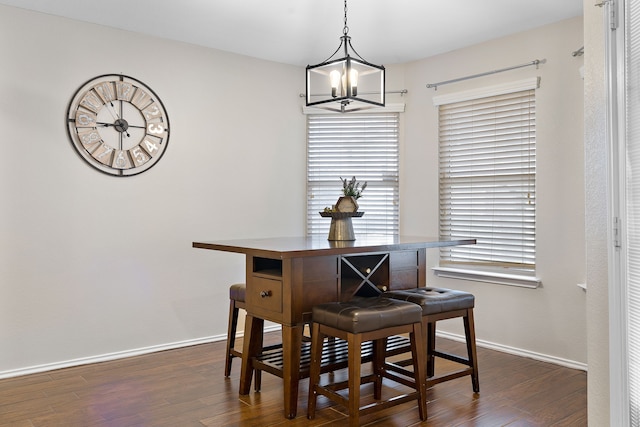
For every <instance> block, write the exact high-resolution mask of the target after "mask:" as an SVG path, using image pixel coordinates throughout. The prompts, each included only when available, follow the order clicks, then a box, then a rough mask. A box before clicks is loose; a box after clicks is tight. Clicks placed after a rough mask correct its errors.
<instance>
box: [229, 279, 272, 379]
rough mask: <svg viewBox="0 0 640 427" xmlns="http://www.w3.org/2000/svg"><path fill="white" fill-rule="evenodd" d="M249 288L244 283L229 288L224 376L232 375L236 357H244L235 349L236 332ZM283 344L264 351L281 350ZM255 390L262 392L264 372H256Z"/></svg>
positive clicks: (265, 348) (269, 347)
mask: <svg viewBox="0 0 640 427" xmlns="http://www.w3.org/2000/svg"><path fill="white" fill-rule="evenodd" d="M246 292H247V287H246V285H245V284H244V283H235V284H233V285H231V286H230V287H229V323H228V325H227V353H226V357H225V363H224V376H225V377H228V376H229V375H231V363H232V361H233V358H234V357H242V352H240V351H238V350H236V349H235V342H236V331H237V326H238V314H239V312H240V309H243V310H245V309H246V305H245V298H246ZM280 347H282V344H274V345H271V346H268V347H264V348H263V350H271V349H274V348H280ZM254 372H255V381H256V382H255V384H254V385H255V390H256V391H258V390H260V386H261V383H262V371H260V370H255V371H254Z"/></svg>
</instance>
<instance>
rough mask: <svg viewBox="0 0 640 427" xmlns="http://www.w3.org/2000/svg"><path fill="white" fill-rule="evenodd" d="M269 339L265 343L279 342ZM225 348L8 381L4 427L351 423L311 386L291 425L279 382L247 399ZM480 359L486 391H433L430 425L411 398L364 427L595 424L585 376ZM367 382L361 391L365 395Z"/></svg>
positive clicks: (449, 345)
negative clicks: (312, 395) (228, 370)
mask: <svg viewBox="0 0 640 427" xmlns="http://www.w3.org/2000/svg"><path fill="white" fill-rule="evenodd" d="M268 335H269V337H267V338H268V339H267V341H269V340H271V341H273V340H275V339H277V337H278V334H275V333H270V334H268ZM438 340H439V341H438V342H439V345H440V346H441V347H442V348H445V349H447V350H448V351H460V352H462V351H464V350H463V345H462V344H461V343H457V342H453V341H448V340H443V339H440V338H439V339H438ZM224 352H225V343H224V342H217V343H211V344H203V345H198V346H193V347H187V348H183V349H177V350H169V351H163V352H159V353H154V354H149V355H143V356H137V357H131V358H128V359H123V360H117V361H111V362H103V363H97V364H93V365H86V366H79V367H73V368H67V369H62V370H57V371H51V372H46V373H41V374H33V375H27V376H22V377H17V378H9V379H5V380H1V381H0V426H11V427H52V426H72V427H75V426H78V427H95V426H100V427H103V426H105V427H106V426H109V427H123V426H132V427H133V426H136V427H137V426H140V427H142V426H145V427H147V426H154V427H155V426H158V427H162V426H167V427H169V426H170V427H176V426H179V427H182V426H212V427H213V426H216V427H217V426H260V427H262V426H334V425H335V426H341V425H345V423H346V418H347V417H346V415H345V414H344V409H343V408H341V407H339V406H337V405H334V404H332V403H329V402H328V401H327V400H326V399H324V398H319V399H318V410H317V412H316V418H315V419H314V420H307V418H306V408H307V403H306V397H307V396H306V394H307V387H308V380H302V381H301V384H300V396H299V399H298V416H297V417H296V418H295V419H293V420H287V419H285V418H284V415H283V407H282V381H281V380H280V378H277V377H275V376H273V375H270V374H267V373H264V374H263V378H262V391H261V392H257V393H256V392H254V391H252V392H251V393H250V394H249V395H247V396H239V395H238V382H239V376H240V363H239V360H238V359H235V360H234V365H233V370H232V374H231V377H230V378H225V377H224ZM478 359H479V367H480V393H479V394H474V393H473V391H472V389H471V380H470V378H469V377H464V378H459V379H456V380H454V381H449V382H447V383H443V384H439V385H436V386H435V387H433V388H432V389H430V390H429V392H428V402H429V403H428V406H427V408H428V416H429V418H428V420H427V421H426V422H423V423H421V422H420V419H419V417H418V410H417V405H416V404H414V403H411V402H409V403H405V404H403V405H399V406H396V407H394V408H390V409H387V410H385V411H382V412H378V413H375V414H371V415H368V416H366V417H362V418H361V421H362V424H363V425H370V426H413V425H424V426H434V427H435V426H446V427H449V426H465V427H471V426H474V427H479V426H483V427H484V426H486V427H496V426H510V427H522V426H545V427H546V426H586V425H587V397H586V396H587V394H586V391H587V390H586V388H587V387H586V381H587V378H586V373H585V372H583V371H580V370H574V369H569V368H564V367H560V366H556V365H553V364H549V363H543V362H539V361H535V360H531V359H527V358H522V357H517V356H512V355H508V354H504V353H500V352H496V351H492V350H487V349H483V348H478ZM446 363H449V362H445V364H446ZM437 369H447V367H446V366H444V365H438V366H437ZM335 375H344V373H342V372H338V373H336V374H335ZM391 385H393V383H390V384H389V386H391ZM369 386H370V385H368V386H363V393H364V394H366V392H367V387H369ZM390 391H391V390H390Z"/></svg>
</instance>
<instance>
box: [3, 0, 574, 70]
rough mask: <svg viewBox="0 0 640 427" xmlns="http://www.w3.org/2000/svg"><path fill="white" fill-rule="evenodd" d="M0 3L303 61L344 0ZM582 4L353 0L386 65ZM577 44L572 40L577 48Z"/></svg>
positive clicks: (354, 33)
mask: <svg viewBox="0 0 640 427" xmlns="http://www.w3.org/2000/svg"><path fill="white" fill-rule="evenodd" d="M0 4H5V5H10V6H16V7H21V8H25V9H32V10H36V11H40V12H44V13H49V14H52V15H59V16H64V17H68V18H72V19H77V20H80V21H86V22H91V23H95V24H101V25H106V26H109V27H114V28H120V29H123V30H129V31H134V32H138V33H143V34H149V35H154V36H158V37H163V38H167V39H173V40H178V41H182V42H186V43H192V44H196V45H201V46H206V47H211V48H216V49H221V50H225V51H230V52H235V53H239V54H243V55H248V56H252V57H256V58H262V59H267V60H272V61H276V62H282V63H287V64H293V65H299V66H306V65H309V64H311V65H313V64H317V63H320V62H322V61H324V60H325V59H327V58H328V57H329V56H331V54H332V53H333V52H334V50H335V49H336V48H337V47H338V45H339V43H340V36H341V35H342V29H343V26H344V22H343V21H344V3H343V0H0ZM582 4H583V0H349V1H348V12H347V16H348V25H349V35H350V36H351V42H352V44H353V47H354V48H355V49H356V51H357V52H358V53H359V54H360V55H361V56H362V57H363V58H364V59H366V60H367V61H370V62H373V63H376V64H382V65H388V64H393V63H403V62H409V61H413V60H417V59H421V58H426V57H429V56H432V55H436V54H439V53H443V52H448V51H451V50H455V49H458V48H461V47H464V46H469V45H472V44H476V43H479V42H482V41H485V40H490V39H494V38H497V37H502V36H505V35H508V34H512V33H516V32H519V31H523V30H526V29H530V28H535V27H539V26H542V25H546V24H549V23H552V22H557V21H560V20H563V19H568V18H572V17H575V16H581V15H582ZM579 47H580V46H576V49H578V48H579Z"/></svg>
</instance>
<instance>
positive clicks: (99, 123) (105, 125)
mask: <svg viewBox="0 0 640 427" xmlns="http://www.w3.org/2000/svg"><path fill="white" fill-rule="evenodd" d="M120 120H122V119H120ZM96 124H97V125H100V126H104V127H109V126H117V125H118V124H117V122H116V123H105V122H96ZM128 128H136V129H146V127H145V126H134V125H128V126H127V129H128Z"/></svg>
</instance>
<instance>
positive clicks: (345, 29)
mask: <svg viewBox="0 0 640 427" xmlns="http://www.w3.org/2000/svg"><path fill="white" fill-rule="evenodd" d="M342 34H344V35H345V36H346V35H347V34H349V27H348V26H347V0H344V28H343V29H342Z"/></svg>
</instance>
